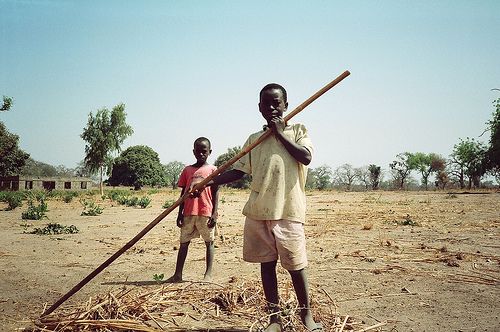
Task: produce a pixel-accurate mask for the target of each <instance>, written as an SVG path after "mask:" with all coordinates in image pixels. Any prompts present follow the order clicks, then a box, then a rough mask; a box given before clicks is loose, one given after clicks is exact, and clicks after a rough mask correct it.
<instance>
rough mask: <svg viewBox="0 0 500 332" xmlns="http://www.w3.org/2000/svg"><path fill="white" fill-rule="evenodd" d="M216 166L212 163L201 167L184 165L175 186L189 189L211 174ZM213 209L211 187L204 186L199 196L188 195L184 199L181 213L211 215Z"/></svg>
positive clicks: (186, 214)
mask: <svg viewBox="0 0 500 332" xmlns="http://www.w3.org/2000/svg"><path fill="white" fill-rule="evenodd" d="M216 169H217V167H215V166H213V165H208V164H207V165H203V166H201V167H194V166H186V167H185V168H184V169H183V170H182V173H181V175H180V177H179V181H178V182H177V186H179V187H182V188H186V190H191V189H192V188H193V187H194V186H195V185H196V184H198V183H200V182H201V181H203V180H204V179H205V178H206V177H208V176H209V175H210V174H212V173H213V172H214V171H215V170H216ZM212 210H213V203H212V189H211V187H206V188H205V189H204V190H203V191H202V192H201V194H200V196H199V197H194V198H191V197H188V198H187V199H186V200H185V201H184V210H183V214H184V215H185V216H205V217H211V216H212Z"/></svg>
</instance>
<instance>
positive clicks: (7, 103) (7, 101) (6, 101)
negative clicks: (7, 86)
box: [0, 96, 14, 112]
mask: <svg viewBox="0 0 500 332" xmlns="http://www.w3.org/2000/svg"><path fill="white" fill-rule="evenodd" d="M13 103H14V101H13V100H12V98H11V97H7V96H3V102H2V107H0V111H2V112H3V111H8V110H9V109H10V108H11V107H12V104H13Z"/></svg>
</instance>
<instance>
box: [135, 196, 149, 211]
mask: <svg viewBox="0 0 500 332" xmlns="http://www.w3.org/2000/svg"><path fill="white" fill-rule="evenodd" d="M150 203H151V198H150V197H148V196H143V197H141V198H139V200H138V201H137V205H139V206H140V207H141V208H143V209H145V208H147V207H148V206H149V204H150Z"/></svg>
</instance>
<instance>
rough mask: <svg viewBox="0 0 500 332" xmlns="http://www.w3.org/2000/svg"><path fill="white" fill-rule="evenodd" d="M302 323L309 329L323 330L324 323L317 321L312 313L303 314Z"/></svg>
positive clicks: (317, 331) (318, 331)
mask: <svg viewBox="0 0 500 332" xmlns="http://www.w3.org/2000/svg"><path fill="white" fill-rule="evenodd" d="M301 318H302V323H304V325H305V326H306V328H307V330H308V331H316V332H320V331H323V325H322V324H321V323H316V322H315V321H314V319H313V317H312V315H311V314H310V313H307V314H305V315H301Z"/></svg>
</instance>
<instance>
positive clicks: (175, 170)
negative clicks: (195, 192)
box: [164, 161, 185, 189]
mask: <svg viewBox="0 0 500 332" xmlns="http://www.w3.org/2000/svg"><path fill="white" fill-rule="evenodd" d="M184 167H185V165H184V164H183V163H181V162H180V161H171V162H169V163H168V164H166V165H164V168H165V174H166V177H167V184H168V185H170V186H172V189H175V188H177V182H178V181H179V176H180V175H181V172H182V170H183V169H184Z"/></svg>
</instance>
